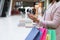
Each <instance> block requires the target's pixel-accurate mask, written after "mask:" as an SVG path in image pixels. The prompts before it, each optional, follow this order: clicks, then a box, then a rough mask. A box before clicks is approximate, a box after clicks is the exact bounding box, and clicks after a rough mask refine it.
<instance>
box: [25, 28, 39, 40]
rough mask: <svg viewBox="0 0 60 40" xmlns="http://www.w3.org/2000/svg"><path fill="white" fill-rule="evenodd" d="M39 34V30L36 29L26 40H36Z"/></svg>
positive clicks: (33, 29)
mask: <svg viewBox="0 0 60 40" xmlns="http://www.w3.org/2000/svg"><path fill="white" fill-rule="evenodd" d="M38 34H39V30H38V29H37V28H35V27H33V28H32V30H31V32H30V33H29V34H28V36H27V37H26V39H25V40H34V39H35V38H36V37H37V36H38Z"/></svg>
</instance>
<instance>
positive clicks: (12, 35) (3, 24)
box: [0, 16, 31, 40]
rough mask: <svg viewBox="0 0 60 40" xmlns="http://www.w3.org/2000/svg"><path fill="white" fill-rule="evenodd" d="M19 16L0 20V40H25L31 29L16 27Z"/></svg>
mask: <svg viewBox="0 0 60 40" xmlns="http://www.w3.org/2000/svg"><path fill="white" fill-rule="evenodd" d="M20 19H21V18H20V16H10V17H6V18H0V40H25V38H26V36H27V35H28V33H29V32H30V30H31V28H25V27H18V24H19V22H20Z"/></svg>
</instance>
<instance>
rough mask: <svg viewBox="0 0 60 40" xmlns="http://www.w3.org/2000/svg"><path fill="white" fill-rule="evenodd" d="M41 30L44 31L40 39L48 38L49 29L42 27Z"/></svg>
mask: <svg viewBox="0 0 60 40" xmlns="http://www.w3.org/2000/svg"><path fill="white" fill-rule="evenodd" d="M40 31H41V32H42V34H41V36H40V40H46V35H47V29H46V28H40Z"/></svg>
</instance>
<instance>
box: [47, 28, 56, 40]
mask: <svg viewBox="0 0 60 40" xmlns="http://www.w3.org/2000/svg"><path fill="white" fill-rule="evenodd" d="M48 34H49V35H50V40H56V31H55V30H52V29H48Z"/></svg>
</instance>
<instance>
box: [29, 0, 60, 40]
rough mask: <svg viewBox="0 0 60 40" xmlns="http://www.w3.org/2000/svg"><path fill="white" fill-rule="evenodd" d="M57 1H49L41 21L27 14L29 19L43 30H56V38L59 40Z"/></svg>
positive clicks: (59, 19)
mask: <svg viewBox="0 0 60 40" xmlns="http://www.w3.org/2000/svg"><path fill="white" fill-rule="evenodd" d="M58 1H59V0H50V2H51V3H50V5H49V7H48V9H47V10H46V12H45V14H44V16H43V19H42V20H41V19H38V18H35V17H34V16H33V15H32V14H28V16H29V18H30V19H32V20H33V22H36V23H37V24H38V25H41V26H43V27H45V28H48V27H49V28H52V29H56V34H57V38H56V40H60V31H59V30H60V2H58ZM57 2H58V3H57Z"/></svg>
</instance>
